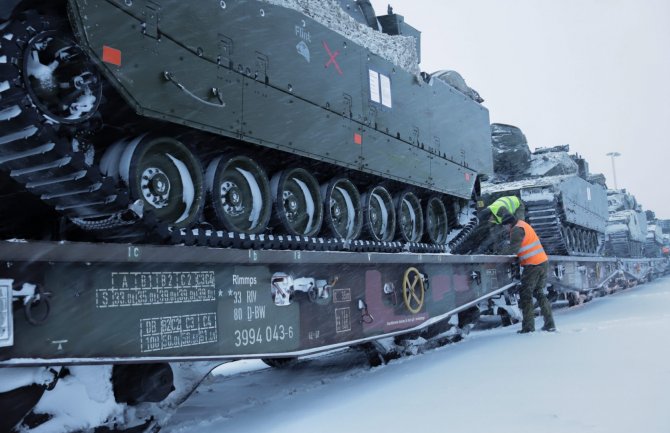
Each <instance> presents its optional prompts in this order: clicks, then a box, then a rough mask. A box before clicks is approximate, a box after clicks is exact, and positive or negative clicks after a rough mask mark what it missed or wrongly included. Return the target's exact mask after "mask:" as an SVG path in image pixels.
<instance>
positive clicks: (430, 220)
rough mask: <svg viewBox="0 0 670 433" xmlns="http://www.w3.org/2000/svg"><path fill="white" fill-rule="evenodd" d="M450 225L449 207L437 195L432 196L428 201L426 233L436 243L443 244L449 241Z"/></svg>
mask: <svg viewBox="0 0 670 433" xmlns="http://www.w3.org/2000/svg"><path fill="white" fill-rule="evenodd" d="M448 231H449V226H448V224H447V209H446V208H445V207H444V203H442V200H440V198H439V197H437V196H432V197H430V198H429V199H428V202H427V203H426V235H427V237H428V240H429V241H430V242H432V243H434V244H438V245H442V244H444V243H446V241H447V233H448Z"/></svg>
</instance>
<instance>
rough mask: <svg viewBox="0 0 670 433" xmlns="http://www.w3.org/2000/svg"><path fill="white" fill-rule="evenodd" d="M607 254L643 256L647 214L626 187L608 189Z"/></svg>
mask: <svg viewBox="0 0 670 433" xmlns="http://www.w3.org/2000/svg"><path fill="white" fill-rule="evenodd" d="M607 201H608V207H609V219H608V221H607V245H606V250H605V252H606V254H607V255H610V256H616V257H643V256H644V244H645V242H646V239H647V216H646V214H645V212H643V211H642V206H641V205H640V204H638V202H637V200H636V199H635V196H634V195H632V194H630V193H629V192H627V191H626V190H625V189H610V190H607Z"/></svg>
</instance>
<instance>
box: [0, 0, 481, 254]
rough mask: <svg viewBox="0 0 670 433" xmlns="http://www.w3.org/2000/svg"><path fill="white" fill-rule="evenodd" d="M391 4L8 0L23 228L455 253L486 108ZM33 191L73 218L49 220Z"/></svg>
mask: <svg viewBox="0 0 670 433" xmlns="http://www.w3.org/2000/svg"><path fill="white" fill-rule="evenodd" d="M389 12H390V13H389V14H387V15H384V16H380V17H377V16H376V15H375V12H374V10H373V8H372V6H371V5H370V3H369V1H345V0H340V1H335V0H328V1H324V2H318V1H297V0H284V1H279V0H267V1H243V0H240V1H212V2H202V3H198V6H197V7H194V5H193V3H191V2H181V1H174V0H169V1H142V2H139V1H129V0H93V1H92V0H86V1H84V0H69V1H67V2H66V1H55V2H35V1H16V0H14V1H9V2H3V9H2V10H0V14H2V15H3V18H4V19H5V20H4V22H2V24H1V25H0V29H1V30H0V41H1V42H0V58H1V59H3V62H2V63H1V64H0V131H1V133H0V168H1V169H2V171H3V174H2V175H3V176H4V178H3V180H2V183H3V184H6V185H8V186H7V187H5V188H3V189H4V190H8V194H11V195H12V197H15V200H14V199H12V200H9V202H8V203H7V202H6V203H5V204H3V206H5V207H4V208H3V214H6V215H11V214H13V215H17V217H16V218H14V219H13V220H12V221H7V223H8V224H7V225H5V226H4V228H5V231H6V232H5V236H7V235H8V234H11V236H12V237H14V236H17V235H19V236H21V235H23V236H25V237H28V238H30V237H39V236H45V235H44V233H43V232H47V233H53V230H51V227H53V226H56V227H57V229H58V230H60V232H65V233H66V236H70V238H72V239H77V240H81V239H85V240H90V239H111V240H122V241H138V240H139V241H147V240H151V241H153V240H159V241H164V240H172V241H173V242H174V241H176V242H187V243H188V242H189V237H190V238H191V239H190V242H201V243H206V244H212V245H229V244H230V242H232V241H235V242H238V244H239V245H240V246H245V247H258V248H275V247H279V248H291V247H296V248H304V247H306V246H307V245H308V244H309V245H310V246H311V247H315V244H318V245H321V247H322V248H324V249H328V248H329V246H323V245H331V246H332V245H336V243H333V244H329V241H328V240H326V241H324V238H326V239H337V240H346V241H353V240H356V239H361V240H363V241H364V242H365V244H366V245H368V246H369V248H371V249H372V250H375V249H376V248H379V249H382V250H384V245H388V243H390V242H392V241H398V242H402V243H404V244H408V243H410V244H413V243H419V242H425V243H427V244H430V245H433V246H438V247H439V248H438V249H437V250H444V249H445V247H446V245H447V243H448V242H449V241H454V240H455V239H458V235H459V234H460V230H462V229H463V228H464V227H467V226H468V223H471V222H472V216H473V212H472V203H473V201H472V197H473V195H474V194H476V193H479V182H480V177H481V175H482V174H486V173H490V172H492V159H491V155H490V136H489V129H488V128H489V126H488V125H489V120H488V119H489V116H488V111H487V109H486V108H485V107H483V106H482V105H481V104H480V102H481V98H480V97H479V95H478V94H477V93H476V92H474V91H471V89H469V88H468V87H467V86H466V85H465V84H464V81H463V80H462V78H460V76H458V75H457V74H454V73H445V72H441V73H439V74H436V75H435V76H431V75H430V74H426V73H421V72H420V70H419V67H418V62H419V54H420V33H419V32H418V31H417V30H416V29H414V28H413V27H411V26H410V25H408V24H407V23H406V22H404V19H403V17H402V16H401V15H397V14H394V13H392V12H391V11H389ZM19 199H20V201H19ZM16 203H21V206H22V210H23V213H22V215H26V214H32V215H36V216H37V217H41V218H45V216H52V215H60V216H63V217H65V218H64V220H65V221H66V223H62V222H61V223H59V224H52V222H51V221H50V222H48V223H43V224H42V226H43V227H42V228H40V230H36V229H35V225H34V224H24V222H25V221H27V219H26V218H23V217H18V213H16V212H14V213H12V208H13V207H14V206H15V204H16ZM45 210H46V211H45ZM55 221H56V222H57V221H58V220H57V219H55ZM47 227H48V228H49V230H47ZM7 228H9V229H7ZM193 228H198V229H199V230H195V231H194V230H193ZM36 231H37V232H38V233H35V232H36ZM277 236H279V239H280V240H279V241H278V240H277ZM193 237H195V238H197V239H196V240H195V241H194V240H193ZM287 239H290V240H291V241H290V242H289V241H288V240H287ZM242 241H244V242H242ZM291 242H292V243H291ZM340 245H341V244H340Z"/></svg>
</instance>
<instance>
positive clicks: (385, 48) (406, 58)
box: [259, 0, 420, 74]
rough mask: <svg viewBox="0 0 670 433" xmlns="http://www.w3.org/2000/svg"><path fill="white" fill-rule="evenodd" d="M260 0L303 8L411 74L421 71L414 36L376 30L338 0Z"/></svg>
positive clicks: (302, 9) (311, 16)
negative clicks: (346, 9) (351, 12)
mask: <svg viewBox="0 0 670 433" xmlns="http://www.w3.org/2000/svg"><path fill="white" fill-rule="evenodd" d="M259 1H260V2H263V3H269V4H272V5H276V6H282V7H285V8H288V9H293V10H296V11H298V12H301V13H302V14H304V15H306V16H308V17H310V18H312V19H313V20H314V21H316V22H318V23H320V24H323V25H324V26H326V27H328V28H329V29H331V30H333V31H334V32H336V33H338V34H340V35H342V36H344V37H345V38H347V39H349V40H351V41H353V42H355V43H357V44H359V45H361V46H363V47H365V48H367V49H368V50H370V52H372V53H373V54H376V55H378V56H379V57H381V58H383V59H386V60H388V61H389V62H391V63H393V64H395V65H397V66H399V67H400V68H402V69H404V70H405V71H407V72H409V73H412V74H418V73H419V72H420V69H419V55H418V53H417V51H416V42H415V41H414V38H413V37H409V36H391V35H387V34H385V33H382V32H379V31H375V30H373V29H371V28H370V27H368V26H366V25H364V24H361V23H359V22H357V21H356V20H354V19H353V18H352V17H351V15H349V14H348V13H347V12H346V11H345V10H343V9H342V8H341V7H340V5H339V3H338V2H337V1H335V0H259Z"/></svg>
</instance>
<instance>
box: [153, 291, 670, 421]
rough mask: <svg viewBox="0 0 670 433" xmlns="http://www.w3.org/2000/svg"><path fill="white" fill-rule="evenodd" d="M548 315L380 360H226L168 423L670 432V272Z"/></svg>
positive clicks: (340, 356)
mask: <svg viewBox="0 0 670 433" xmlns="http://www.w3.org/2000/svg"><path fill="white" fill-rule="evenodd" d="M554 314H555V318H556V323H557V325H558V327H559V332H557V333H552V334H548V333H541V332H538V333H535V334H524V335H519V334H517V333H516V330H517V329H518V328H519V326H518V325H516V326H512V327H509V328H496V329H491V330H486V331H477V332H473V333H471V334H470V336H469V337H468V338H467V339H466V340H465V341H462V342H460V343H457V344H451V345H448V346H445V347H442V348H439V349H435V350H432V351H430V352H427V353H424V354H420V355H416V356H412V357H407V358H403V359H400V360H395V361H392V362H390V363H389V364H387V365H384V366H381V367H376V368H368V367H367V366H366V362H365V359H364V357H363V356H362V354H360V353H357V352H354V351H347V352H341V353H336V354H330V355H328V356H322V357H320V358H315V359H310V360H303V361H301V362H300V363H299V364H298V365H297V366H295V367H292V368H288V369H283V370H276V369H270V368H266V367H264V365H263V364H262V363H260V361H239V362H235V363H231V364H227V365H225V366H222V367H219V368H218V369H217V370H215V374H214V375H212V376H211V377H209V378H208V379H207V381H206V382H205V383H204V384H203V385H202V386H201V387H200V388H199V390H198V392H197V393H196V394H194V395H193V396H192V397H191V398H190V399H189V400H188V401H186V403H185V404H184V405H183V406H182V407H181V408H180V409H179V411H178V412H177V413H176V414H175V416H174V417H173V418H172V420H171V422H170V424H169V425H168V426H167V427H165V429H164V430H165V431H166V432H168V433H185V432H198V433H210V432H211V433H214V432H217V433H218V432H226V433H235V432H245V433H247V432H273V433H284V432H286V433H296V432H319V433H330V432H332V433H341V432H345V431H346V432H386V433H393V432H410V431H413V432H438V431H439V432H470V433H472V432H487V433H488V432H496V433H505V432H510V433H511V432H514V433H523V432H541V433H552V432H561V433H563V432H570V433H580V432H589V433H591V432H593V433H600V432H602V433H630V432H644V433H668V432H670V412H669V411H668V407H669V406H670V393H669V390H670V344H668V336H669V335H670V278H664V279H660V280H656V281H654V282H652V283H648V284H645V285H642V286H638V287H634V288H632V289H628V290H626V291H623V292H620V293H617V294H614V295H611V296H608V297H605V298H599V299H595V300H594V301H592V302H589V303H587V304H584V305H582V306H579V307H575V308H571V309H562V310H556V311H555V312H554ZM537 320H538V323H537V327H538V328H539V327H540V326H542V323H541V320H542V319H541V318H538V319H537Z"/></svg>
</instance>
